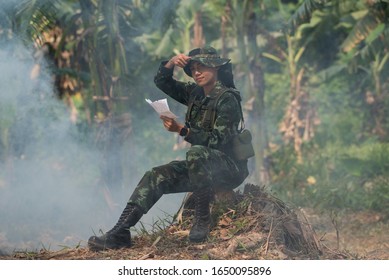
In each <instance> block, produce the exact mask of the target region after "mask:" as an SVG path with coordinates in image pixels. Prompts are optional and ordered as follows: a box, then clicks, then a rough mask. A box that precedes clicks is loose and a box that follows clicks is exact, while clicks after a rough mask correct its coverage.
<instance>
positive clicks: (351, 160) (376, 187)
mask: <svg viewBox="0 0 389 280" xmlns="http://www.w3.org/2000/svg"><path fill="white" fill-rule="evenodd" d="M310 153H311V154H310V155H309V160H307V161H306V162H304V163H303V164H297V163H296V161H295V160H294V158H293V157H290V156H289V157H288V159H285V155H290V153H282V152H281V151H278V152H277V153H274V158H275V159H274V161H275V162H276V163H277V165H278V166H280V169H279V171H278V172H277V176H278V177H277V180H276V181H275V183H274V185H273V190H274V191H276V192H277V193H279V194H280V195H282V196H283V197H284V198H285V199H288V200H290V201H292V202H293V203H295V204H297V205H305V206H310V207H319V208H321V209H344V208H348V209H352V210H376V211H384V210H385V209H387V206H388V199H387V198H388V196H389V171H388V170H389V144H380V143H365V144H362V145H358V146H357V145H353V146H349V147H347V146H343V147H340V146H335V145H334V146H330V145H329V146H328V147H327V148H326V149H321V150H318V149H312V151H311V152H310ZM284 165H286V166H284Z"/></svg>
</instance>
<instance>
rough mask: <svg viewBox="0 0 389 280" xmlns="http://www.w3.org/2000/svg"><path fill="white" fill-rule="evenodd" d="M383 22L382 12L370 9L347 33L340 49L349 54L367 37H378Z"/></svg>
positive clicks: (383, 15)
mask: <svg viewBox="0 0 389 280" xmlns="http://www.w3.org/2000/svg"><path fill="white" fill-rule="evenodd" d="M384 21H385V14H384V13H383V11H382V10H377V9H371V10H369V12H368V13H367V14H366V15H365V16H364V17H363V18H362V19H360V20H359V21H358V22H357V23H356V24H355V25H354V27H353V29H352V30H351V32H350V33H349V35H348V37H347V38H346V40H345V41H344V42H343V43H342V45H341V49H342V50H343V51H344V52H349V51H351V50H353V49H355V48H356V47H357V46H358V45H359V44H360V43H361V42H362V41H364V40H365V39H367V38H368V37H369V36H375V37H378V36H379V35H380V34H381V33H382V30H383V29H381V28H380V24H381V23H383V22H384Z"/></svg>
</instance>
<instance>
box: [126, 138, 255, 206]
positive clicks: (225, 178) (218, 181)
mask: <svg viewBox="0 0 389 280" xmlns="http://www.w3.org/2000/svg"><path fill="white" fill-rule="evenodd" d="M247 175H248V170H247V161H245V162H242V163H240V164H236V163H235V162H234V161H233V160H232V159H231V158H230V157H229V156H227V155H226V154H224V153H223V152H221V151H218V150H215V149H210V148H208V147H205V146H199V145H195V146H192V147H191V148H190V149H189V150H188V152H187V153H186V160H182V161H172V162H170V163H168V164H165V165H161V166H158V167H154V168H152V169H151V170H150V171H147V172H146V173H145V175H144V176H143V178H142V179H141V180H140V182H139V183H138V185H137V187H136V188H135V190H134V192H133V194H132V195H131V197H130V199H129V203H135V204H137V205H139V206H140V207H141V208H142V210H143V212H144V213H147V212H148V211H149V209H150V208H151V207H152V206H153V205H154V204H155V203H156V202H157V201H158V200H159V199H160V198H161V196H162V195H163V194H169V193H180V192H195V191H196V190H199V189H202V188H213V187H218V188H226V189H234V188H236V187H238V186H239V185H240V184H241V183H242V182H243V180H244V179H245V178H246V177H247Z"/></svg>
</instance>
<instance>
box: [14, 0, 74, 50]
mask: <svg viewBox="0 0 389 280" xmlns="http://www.w3.org/2000/svg"><path fill="white" fill-rule="evenodd" d="M64 4H66V1H65V2H63V1H60V0H40V1H38V0H25V1H22V2H20V3H19V4H18V5H17V6H16V7H15V20H16V22H17V26H16V28H17V29H18V31H19V32H23V33H25V34H26V35H27V36H28V37H30V38H31V39H33V40H34V41H36V40H38V42H42V40H43V38H42V34H43V33H44V32H45V31H47V30H49V29H51V28H53V26H55V24H56V23H57V19H58V17H59V16H60V15H61V14H62V13H63V11H64V9H63V6H64Z"/></svg>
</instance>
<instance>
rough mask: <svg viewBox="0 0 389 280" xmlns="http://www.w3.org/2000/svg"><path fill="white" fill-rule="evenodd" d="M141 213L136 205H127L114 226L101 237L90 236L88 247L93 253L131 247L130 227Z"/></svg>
mask: <svg viewBox="0 0 389 280" xmlns="http://www.w3.org/2000/svg"><path fill="white" fill-rule="evenodd" d="M142 215H143V213H142V210H141V209H140V207H139V206H138V205H136V204H132V203H127V205H126V208H124V210H123V213H122V214H121V215H120V218H119V220H118V222H117V223H116V225H115V226H114V227H113V228H112V229H111V230H109V231H107V232H106V233H105V234H103V235H102V236H91V237H90V238H89V240H88V246H89V248H90V249H91V250H93V251H101V250H107V249H120V248H126V247H127V248H128V247H131V233H130V227H131V226H134V225H135V224H136V223H137V222H138V221H139V219H140V218H141V217H142Z"/></svg>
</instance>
